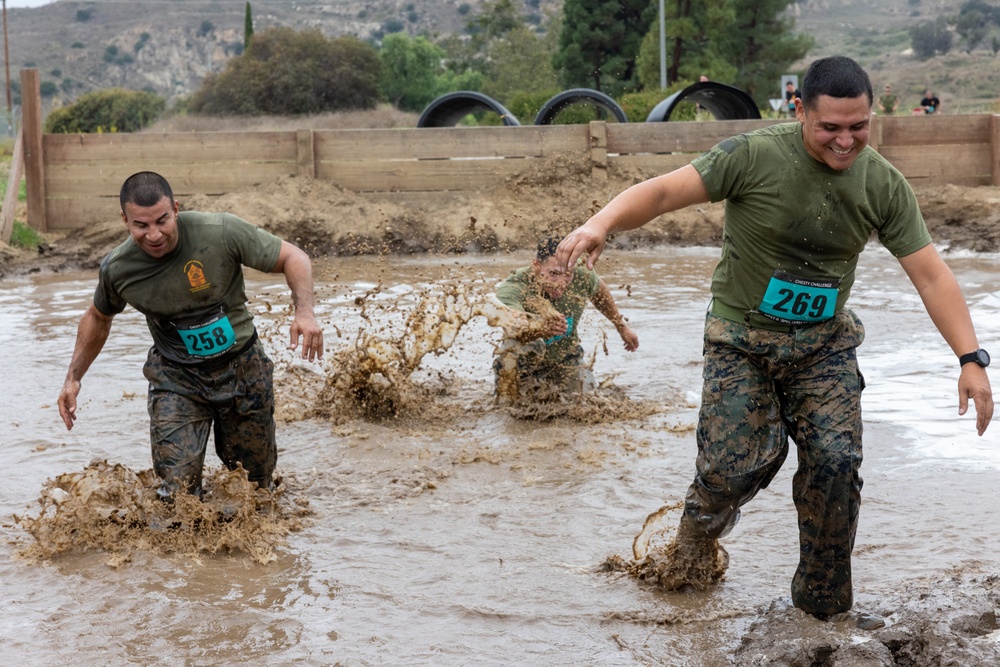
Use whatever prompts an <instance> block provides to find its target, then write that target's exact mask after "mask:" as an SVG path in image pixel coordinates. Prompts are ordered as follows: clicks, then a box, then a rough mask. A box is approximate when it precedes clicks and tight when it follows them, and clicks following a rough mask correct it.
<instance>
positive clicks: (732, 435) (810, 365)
mask: <svg viewBox="0 0 1000 667" xmlns="http://www.w3.org/2000/svg"><path fill="white" fill-rule="evenodd" d="M862 340H864V327H863V326H862V324H861V321H860V320H859V319H858V318H857V316H856V315H855V314H854V313H852V312H851V311H849V310H846V309H845V310H842V311H841V312H840V313H838V314H837V315H836V316H834V317H833V318H832V319H830V320H827V321H825V322H821V323H819V324H814V325H811V326H804V327H798V328H789V329H788V330H787V331H785V332H777V331H768V330H764V329H760V328H755V327H748V326H746V325H745V324H743V323H741V322H733V321H731V320H727V319H723V318H721V317H718V316H716V315H712V314H709V315H708V318H707V321H706V323H705V342H704V353H705V365H704V372H703V377H704V385H703V389H702V402H701V411H700V414H699V418H698V430H697V440H698V457H697V461H696V468H697V475H696V477H695V480H694V482H693V483H692V484H691V486H690V487H689V489H688V493H687V498H686V502H685V508H684V514H683V516H682V518H681V521H682V522H688V526H689V527H693V528H694V529H695V530H696V531H697V532H700V533H704V534H705V535H707V536H711V537H721V536H723V535H725V534H727V533H728V532H729V530H731V529H732V527H733V526H734V525H735V524H736V522H737V521H738V520H739V516H740V506H742V505H743V504H745V503H747V502H748V501H749V500H750V499H751V498H753V497H754V495H756V493H757V492H758V491H759V490H760V489H763V488H765V487H767V485H768V484H769V483H770V482H771V480H772V479H773V478H774V476H775V474H777V472H778V469H779V468H780V467H781V465H782V463H784V461H785V457H786V456H787V454H788V440H789V438H791V440H792V441H793V442H794V443H795V445H796V452H797V456H798V470H797V471H796V473H795V475H794V477H793V479H792V496H793V499H794V503H795V508H796V510H797V513H798V524H799V564H798V568H797V569H796V571H795V575H794V577H793V579H792V602H793V604H794V605H795V606H796V607H798V608H800V609H802V610H803V611H805V612H807V613H810V614H814V615H828V614H834V613H838V612H842V611H847V610H848V609H850V608H851V606H852V605H853V592H852V582H851V552H852V551H853V549H854V537H855V533H856V530H857V525H858V511H859V507H860V504H861V486H862V480H861V475H860V467H861V459H862V453H861V431H862V425H861V391H862V389H863V388H864V379H863V378H862V376H861V373H860V372H859V370H858V364H857V356H856V350H855V349H856V348H857V346H858V345H860V344H861V342H862Z"/></svg>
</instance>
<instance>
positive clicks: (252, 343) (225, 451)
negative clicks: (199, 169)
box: [59, 171, 323, 499]
mask: <svg viewBox="0 0 1000 667" xmlns="http://www.w3.org/2000/svg"><path fill="white" fill-rule="evenodd" d="M120 204H121V211H120V213H121V217H122V220H123V221H124V222H125V227H126V228H127V229H128V232H129V238H128V239H127V240H126V241H125V242H124V243H122V244H121V245H119V246H118V247H117V248H115V249H114V250H112V251H111V252H110V253H109V254H108V256H107V257H105V258H104V260H103V261H102V262H101V268H100V273H99V276H98V283H97V288H96V290H95V292H94V300H93V303H91V305H90V307H89V308H88V309H87V311H86V312H85V313H84V314H83V317H82V318H81V320H80V325H79V329H78V331H77V338H76V346H75V348H74V350H73V357H72V359H71V361H70V364H69V370H68V371H67V373H66V381H65V383H64V385H63V388H62V392H61V393H60V394H59V414H60V416H61V417H62V419H63V422H64V423H65V424H66V428H67V429H72V428H73V423H74V421H75V420H76V417H77V414H76V408H77V403H76V400H77V396H78V395H79V393H80V383H81V382H82V380H83V376H84V374H86V372H87V370H88V369H89V368H90V366H91V364H92V363H93V362H94V360H95V359H96V358H97V356H98V355H99V354H100V352H101V350H102V349H103V347H104V343H105V341H107V338H108V334H109V333H110V331H111V323H112V320H113V319H114V316H115V315H116V314H118V313H120V312H122V311H123V310H124V309H125V307H126V306H127V305H131V306H132V307H134V308H135V309H136V310H138V311H139V312H141V313H142V314H143V315H145V316H146V325H147V327H148V328H149V332H150V334H151V335H152V338H153V346H152V347H151V348H150V349H149V354H148V356H147V359H146V364H145V366H144V368H143V374H144V375H145V377H146V379H148V380H149V399H148V410H149V417H150V440H151V444H152V452H153V469H154V471H155V472H156V474H157V475H158V476H159V477H160V478H161V479H162V480H163V483H162V486H161V488H160V490H159V494H160V496H161V497H163V498H164V499H169V498H172V497H173V496H174V494H175V493H177V492H178V491H180V492H187V493H196V494H200V493H201V478H202V465H203V463H204V459H205V449H206V445H207V442H208V435H209V432H210V431H211V430H212V429H213V428H214V430H215V449H216V452H217V453H218V455H219V458H220V459H222V461H223V463H225V465H226V466H227V467H228V468H229V469H231V470H232V469H235V468H236V467H237V466H238V465H242V466H243V468H244V469H245V470H246V471H247V477H248V479H249V480H250V481H252V482H256V483H257V484H258V485H260V486H261V487H269V486H270V485H271V483H272V479H271V478H272V473H273V472H274V468H275V464H276V462H277V446H276V443H275V437H274V431H275V427H274V387H273V381H272V372H273V364H272V363H271V361H270V359H268V357H267V355H266V354H265V352H264V348H263V345H262V344H261V342H260V341H259V340H258V339H257V331H256V329H255V327H254V324H253V316H252V315H251V314H250V311H249V310H248V309H247V307H246V294H245V292H244V283H243V266H249V267H251V268H254V269H257V270H259V271H265V272H270V273H283V274H284V275H285V279H286V281H287V282H288V286H289V287H290V288H291V291H292V301H293V303H294V306H295V317H294V320H293V321H292V324H291V327H290V336H291V342H290V346H289V347H290V349H293V350H294V349H296V348H297V347H298V346H299V344H300V342H301V345H302V357H303V358H304V359H309V360H314V359H317V358H322V356H323V332H322V331H321V330H320V328H319V326H318V325H317V323H316V318H315V316H314V314H313V281H312V263H311V262H310V260H309V257H308V256H307V255H306V254H305V253H304V252H303V251H302V250H300V249H299V248H297V247H295V246H293V245H292V244H290V243H288V242H287V241H282V240H281V239H279V238H278V237H276V236H274V235H272V234H269V233H268V232H265V231H264V230H262V229H260V228H258V227H256V226H254V225H252V224H250V223H248V222H246V221H244V220H241V219H239V218H237V217H236V216H233V215H230V214H228V213H214V214H207V213H198V212H193V211H185V212H183V213H181V212H179V211H178V206H177V202H176V201H175V200H174V195H173V190H172V189H171V187H170V184H169V183H168V182H167V181H166V179H164V178H163V177H162V176H160V175H159V174H156V173H153V172H149V171H144V172H139V173H137V174H133V175H132V176H130V177H129V178H128V179H126V181H125V183H124V184H123V185H122V188H121V194H120Z"/></svg>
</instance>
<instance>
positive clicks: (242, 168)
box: [22, 70, 1000, 230]
mask: <svg viewBox="0 0 1000 667" xmlns="http://www.w3.org/2000/svg"><path fill="white" fill-rule="evenodd" d="M31 71H33V70H23V71H22V95H24V96H26V97H27V96H28V95H29V91H30V90H32V88H31V87H30V86H32V85H33V86H34V88H35V89H36V90H37V86H38V83H37V81H38V79H37V73H36V74H35V76H34V81H33V82H32V79H31V75H30V72H31ZM26 73H29V76H28V77H27V78H26V76H25V74H26ZM31 107H32V105H29V104H25V105H24V115H25V118H24V121H23V127H24V129H25V133H26V134H25V145H26V146H27V147H28V149H27V150H26V154H25V158H26V163H25V164H26V168H25V171H26V178H27V186H28V223H29V224H30V225H31V226H32V227H35V228H37V229H40V230H60V229H72V228H76V227H82V226H86V225H89V224H92V223H94V222H100V221H105V220H109V219H114V218H115V217H117V215H118V201H117V198H118V190H119V188H120V186H121V183H122V181H124V180H125V178H127V177H128V176H129V175H130V174H132V173H135V172H136V171H141V170H145V169H149V170H153V171H157V172H159V173H161V174H163V175H164V176H165V177H166V178H167V179H168V180H169V181H170V183H171V185H172V186H173V188H174V191H175V193H176V194H177V196H178V197H184V196H190V195H194V194H206V195H220V194H224V193H227V192H231V191H234V190H238V189H242V188H246V187H251V186H253V185H255V184H263V183H268V182H271V181H273V180H275V179H277V178H279V177H287V176H295V177H300V178H317V179H322V180H327V181H332V182H334V183H336V184H338V185H340V186H341V187H344V188H347V189H350V190H354V191H358V192H368V193H373V194H375V195H378V196H382V197H390V198H395V197H400V196H410V195H416V196H420V197H422V198H429V197H440V196H448V193H449V192H454V191H463V190H477V189H480V188H482V187H484V186H486V185H489V184H493V183H495V182H496V181H497V180H500V179H503V178H506V177H508V176H511V175H515V174H518V173H520V172H522V171H524V170H526V169H528V168H531V167H533V166H536V165H537V164H538V161H539V160H540V159H543V158H548V157H554V156H561V155H565V156H574V157H577V158H581V157H582V158H584V159H588V160H589V161H590V163H591V166H592V169H591V173H592V175H593V177H594V178H595V179H598V180H600V179H603V178H606V176H607V171H608V169H609V168H616V167H622V168H638V169H642V170H646V171H651V172H659V173H664V172H667V171H670V170H672V169H675V168H677V167H680V166H683V165H685V164H687V163H688V162H690V161H691V159H692V158H693V157H695V156H696V155H697V154H699V153H701V152H703V151H705V150H707V149H709V148H711V147H712V146H713V145H715V144H716V143H718V142H719V141H720V140H722V139H724V138H726V137H728V136H731V135H733V134H737V133H740V132H745V131H748V130H752V129H756V128H758V127H763V126H766V125H770V124H773V123H776V122H782V121H778V120H755V121H712V122H667V123H604V122H593V123H590V124H589V125H563V126H522V127H483V128H458V127H456V128H423V129H417V128H407V129H391V130H385V129H378V130H298V131H287V132H191V133H172V134H147V133H141V134H75V135H66V134H42V132H41V119H40V118H28V115H29V113H36V114H40V105H35V110H34V111H31V109H30V108H31ZM873 120H874V123H873V127H872V134H871V144H872V146H873V147H875V148H876V150H878V151H879V152H880V153H881V154H882V155H884V156H885V157H886V158H887V159H888V160H889V161H890V162H892V163H893V164H894V165H895V166H896V167H897V168H898V169H899V170H900V171H902V173H903V174H904V175H905V176H906V177H907V179H908V180H910V182H911V183H913V184H914V185H920V184H946V183H952V184H958V185H972V186H976V185H1000V116H998V115H992V114H979V115H956V116H928V117H923V116H899V117H878V116H876V117H875V118H874V119H873ZM29 133H30V134H31V136H30V137H29V136H28V135H29ZM31 147H34V148H31Z"/></svg>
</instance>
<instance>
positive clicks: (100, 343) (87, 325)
mask: <svg viewBox="0 0 1000 667" xmlns="http://www.w3.org/2000/svg"><path fill="white" fill-rule="evenodd" d="M113 319H114V316H113V315H105V314H104V313H102V312H101V311H99V310H97V308H96V307H95V306H94V304H93V303H91V304H90V307H89V308H87V311H86V312H85V313H84V314H83V317H81V318H80V325H79V326H78V327H77V330H76V345H75V346H74V348H73V357H72V359H70V362H69V370H67V371H66V381H65V382H64V383H63V388H62V391H61V392H59V416H60V417H62V420H63V423H65V424H66V429H67V430H72V428H73V422H74V421H76V397H77V396H78V395H79V394H80V382H81V381H82V380H83V376H84V375H86V373H87V370H88V369H89V368H90V365H91V364H92V363H94V359H97V355H99V354H100V353H101V350H102V349H104V343H105V342H106V341H107V340H108V334H109V333H111V322H112V320H113Z"/></svg>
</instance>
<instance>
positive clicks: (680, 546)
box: [604, 502, 729, 591]
mask: <svg viewBox="0 0 1000 667" xmlns="http://www.w3.org/2000/svg"><path fill="white" fill-rule="evenodd" d="M683 507H684V503H683V502H678V503H675V504H673V505H664V506H663V507H661V508H660V509H658V510H656V511H655V512H653V513H652V514H650V515H649V516H648V517H646V521H645V522H643V525H642V530H641V531H639V534H638V535H636V537H635V539H634V540H633V541H632V555H633V556H635V560H632V561H626V560H625V559H624V558H622V557H620V556H617V555H613V556H610V557H608V559H607V560H606V561H605V562H604V569H605V570H609V571H615V572H626V573H627V574H629V575H631V576H633V577H635V578H636V579H639V580H641V581H645V582H648V583H651V584H654V585H657V586H659V587H661V588H663V589H664V590H668V591H675V590H679V589H681V588H684V587H685V586H690V587H692V588H694V589H695V590H704V589H706V588H708V587H709V586H711V585H713V584H716V583H718V582H720V581H722V579H723V578H724V577H725V575H726V570H727V569H728V568H729V553H728V552H727V551H726V550H725V548H724V547H723V546H722V545H721V544H719V541H718V540H717V539H714V538H708V537H701V536H697V535H692V534H691V533H690V531H689V529H688V528H687V527H686V524H684V523H681V524H680V526H679V527H678V528H677V533H676V534H675V536H674V539H673V540H672V541H671V542H670V543H669V544H666V545H662V544H654V545H653V546H650V545H651V544H652V543H653V542H654V540H656V539H657V538H663V537H665V535H666V533H667V531H668V530H669V528H668V527H667V526H666V525H664V524H666V522H665V521H664V519H665V517H667V516H668V515H669V514H670V512H672V511H674V510H681V509H683Z"/></svg>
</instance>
